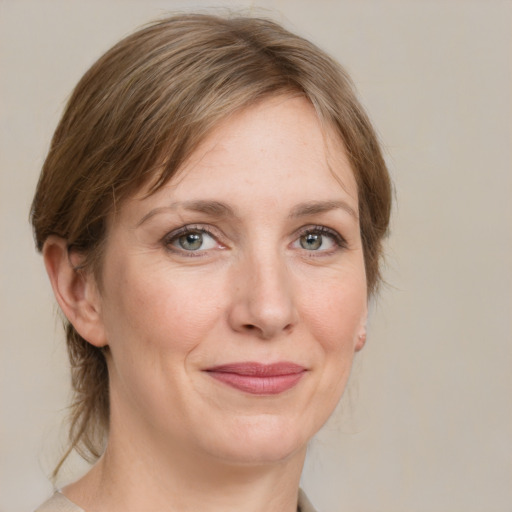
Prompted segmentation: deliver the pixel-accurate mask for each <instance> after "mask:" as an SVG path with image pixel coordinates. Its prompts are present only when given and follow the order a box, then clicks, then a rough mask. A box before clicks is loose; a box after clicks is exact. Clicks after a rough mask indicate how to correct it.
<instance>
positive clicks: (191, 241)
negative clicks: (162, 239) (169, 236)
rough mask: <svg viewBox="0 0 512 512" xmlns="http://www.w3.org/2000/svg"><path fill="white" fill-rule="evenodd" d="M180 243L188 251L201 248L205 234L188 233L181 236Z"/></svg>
mask: <svg viewBox="0 0 512 512" xmlns="http://www.w3.org/2000/svg"><path fill="white" fill-rule="evenodd" d="M180 245H181V247H183V249H186V250H188V251H193V250H195V249H199V248H200V247H201V245H203V235H201V234H200V233H187V234H186V235H183V236H181V237H180Z"/></svg>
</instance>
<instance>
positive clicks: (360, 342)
mask: <svg viewBox="0 0 512 512" xmlns="http://www.w3.org/2000/svg"><path fill="white" fill-rule="evenodd" d="M367 321H368V311H366V312H365V314H364V315H363V318H362V320H361V324H360V326H359V332H358V335H357V341H356V344H355V347H354V350H355V351H356V352H359V351H360V350H361V349H362V348H363V347H364V345H365V343H366V323H367Z"/></svg>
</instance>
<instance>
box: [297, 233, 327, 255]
mask: <svg viewBox="0 0 512 512" xmlns="http://www.w3.org/2000/svg"><path fill="white" fill-rule="evenodd" d="M322 243H323V236H322V235H321V234H319V233H306V234H305V235H302V236H301V237H300V246H301V247H302V248H303V249H306V250H308V251H316V250H318V249H320V247H321V246H322Z"/></svg>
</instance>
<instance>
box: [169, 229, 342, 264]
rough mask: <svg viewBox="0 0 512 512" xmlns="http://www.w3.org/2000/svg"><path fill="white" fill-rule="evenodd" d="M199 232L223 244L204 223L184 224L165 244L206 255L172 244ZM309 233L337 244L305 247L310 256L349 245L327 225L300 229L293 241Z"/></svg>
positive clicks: (180, 251)
mask: <svg viewBox="0 0 512 512" xmlns="http://www.w3.org/2000/svg"><path fill="white" fill-rule="evenodd" d="M197 233H201V234H203V233H205V234H207V235H208V236H210V237H211V238H213V239H214V240H215V241H216V242H217V243H219V244H220V245H222V244H221V242H219V241H218V239H219V235H218V234H216V233H214V232H213V230H211V229H210V228H209V227H208V226H205V225H202V224H201V225H199V224H194V225H186V226H183V227H181V228H179V229H177V230H175V231H172V232H170V233H168V234H167V235H166V236H165V237H164V238H163V244H164V246H165V247H166V249H167V250H168V251H169V252H173V253H175V254H180V255H184V256H186V257H193V258H194V257H195V258H197V257H201V256H205V255H206V254H205V253H207V252H208V249H203V250H197V251H193V250H191V251H187V250H185V249H179V248H177V247H175V246H173V245H172V244H173V243H174V242H176V241H177V240H178V239H179V238H180V237H182V236H185V235H188V234H197ZM307 235H321V236H327V237H329V238H330V239H331V240H332V241H333V243H334V245H335V248H334V250H333V249H327V250H322V251H314V250H307V249H304V248H303V251H304V252H306V253H308V256H309V257H319V256H325V255H331V254H333V253H334V252H336V251H337V250H339V249H346V248H347V247H348V244H347V241H346V240H345V238H344V237H343V236H341V235H340V234H339V233H338V232H337V231H335V230H333V229H331V228H328V227H326V226H319V225H315V226H307V227H303V228H301V229H300V230H298V231H297V232H296V233H295V238H294V240H293V242H292V243H295V242H298V241H300V239H301V238H302V237H303V236H307Z"/></svg>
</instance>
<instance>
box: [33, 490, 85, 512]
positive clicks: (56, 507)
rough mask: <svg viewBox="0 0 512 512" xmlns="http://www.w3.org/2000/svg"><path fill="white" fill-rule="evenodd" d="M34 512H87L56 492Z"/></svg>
mask: <svg viewBox="0 0 512 512" xmlns="http://www.w3.org/2000/svg"><path fill="white" fill-rule="evenodd" d="M34 512H85V511H84V510H83V509H82V508H80V507H79V506H77V505H75V504H74V503H73V502H71V501H69V500H68V499H67V498H66V496H64V494H62V493H60V492H56V493H55V494H54V495H53V496H52V497H51V498H50V499H49V500H47V501H45V502H44V503H43V504H42V505H41V506H40V507H39V508H37V509H36V510H35V511H34Z"/></svg>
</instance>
